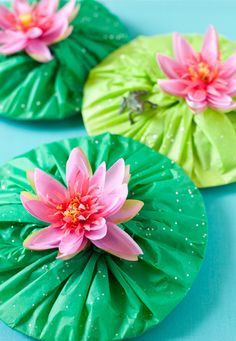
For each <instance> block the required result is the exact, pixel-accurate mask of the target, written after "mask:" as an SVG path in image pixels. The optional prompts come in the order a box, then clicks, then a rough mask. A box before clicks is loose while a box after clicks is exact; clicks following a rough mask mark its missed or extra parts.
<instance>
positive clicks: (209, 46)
mask: <svg viewBox="0 0 236 341" xmlns="http://www.w3.org/2000/svg"><path fill="white" fill-rule="evenodd" d="M201 56H202V58H203V59H204V60H205V61H206V62H207V63H209V64H210V65H212V66H213V67H214V66H215V65H216V63H217V61H218V59H219V39H218V35H217V32H216V30H215V28H214V27H213V26H210V27H209V29H208V31H207V33H206V35H205V39H204V42H203V46H202V51H201Z"/></svg>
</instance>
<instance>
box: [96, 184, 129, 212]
mask: <svg viewBox="0 0 236 341" xmlns="http://www.w3.org/2000/svg"><path fill="white" fill-rule="evenodd" d="M127 195H128V187H127V184H123V185H121V186H120V187H118V188H116V189H115V190H114V191H113V192H111V193H109V194H106V193H104V196H103V197H102V198H101V205H102V206H104V209H103V217H109V216H111V215H114V214H115V213H116V212H118V211H119V210H120V209H121V207H122V206H123V205H124V203H125V200H126V198H127Z"/></svg>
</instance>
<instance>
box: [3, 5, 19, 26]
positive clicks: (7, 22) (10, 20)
mask: <svg viewBox="0 0 236 341" xmlns="http://www.w3.org/2000/svg"><path fill="white" fill-rule="evenodd" d="M14 24H15V16H14V14H13V13H11V12H10V11H9V10H8V9H7V8H6V7H5V6H1V5H0V28H3V29H10V28H13V26H14Z"/></svg>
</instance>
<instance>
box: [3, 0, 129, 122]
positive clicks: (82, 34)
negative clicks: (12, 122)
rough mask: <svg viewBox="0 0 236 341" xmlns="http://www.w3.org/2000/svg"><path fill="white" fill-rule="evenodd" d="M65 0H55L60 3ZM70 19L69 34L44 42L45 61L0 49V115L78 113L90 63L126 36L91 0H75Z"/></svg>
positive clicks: (47, 117) (60, 115)
mask: <svg viewBox="0 0 236 341" xmlns="http://www.w3.org/2000/svg"><path fill="white" fill-rule="evenodd" d="M49 1H50V0H49ZM8 2H9V6H10V4H12V1H11V0H9V1H8ZM31 2H37V1H36V0H35V1H31ZM65 2H66V1H65V0H60V4H61V5H63V4H64V3H65ZM79 2H80V1H78V3H79ZM71 25H72V26H73V27H74V28H73V32H72V34H71V35H70V36H69V37H68V38H67V39H66V40H63V41H61V42H60V43H58V44H54V45H52V46H50V50H51V52H52V54H53V56H54V59H53V60H52V61H51V62H49V63H38V62H36V61H35V60H33V59H32V58H31V57H29V56H28V55H26V54H25V53H18V54H14V55H11V56H7V57H6V56H3V55H0V83H1V87H0V116H6V117H8V118H11V119H19V120H58V119H63V118H67V117H70V116H72V115H76V114H79V113H80V111H81V102H82V93H83V87H84V83H85V81H86V79H87V76H88V73H89V71H90V69H91V68H93V67H94V66H95V65H96V64H97V63H99V62H100V61H101V60H102V59H103V58H105V57H106V56H107V55H108V54H109V53H111V52H112V51H114V50H115V49H116V48H118V47H120V46H121V45H123V44H125V43H126V42H127V41H128V40H129V37H128V33H127V30H126V28H125V27H124V26H123V24H122V23H121V22H120V20H119V19H118V18H117V17H116V16H115V15H113V14H112V13H111V12H109V11H108V9H106V8H105V7H104V6H103V5H102V4H100V3H99V2H96V1H94V0H86V1H81V7H80V10H79V13H78V15H77V17H76V18H75V20H74V21H73V22H72V23H71Z"/></svg>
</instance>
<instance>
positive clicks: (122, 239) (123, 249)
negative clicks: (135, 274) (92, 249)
mask: <svg viewBox="0 0 236 341" xmlns="http://www.w3.org/2000/svg"><path fill="white" fill-rule="evenodd" d="M93 244H94V245H96V246H97V247H98V248H100V249H102V250H105V251H107V252H109V253H111V254H113V255H115V256H117V257H120V258H123V259H128V260H134V261H135V260H138V257H137V256H138V255H140V254H142V253H143V252H142V250H141V248H140V247H139V246H138V244H137V243H136V242H135V241H134V240H133V239H132V238H131V237H130V236H129V235H128V234H127V233H126V232H125V231H123V230H122V229H121V228H119V227H118V226H116V225H115V224H112V223H108V229H107V234H106V236H105V237H104V238H102V239H99V240H94V241H93Z"/></svg>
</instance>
